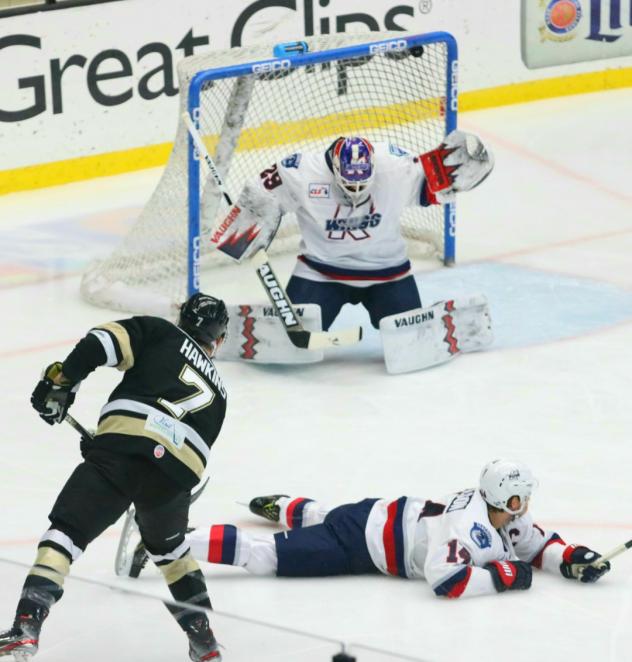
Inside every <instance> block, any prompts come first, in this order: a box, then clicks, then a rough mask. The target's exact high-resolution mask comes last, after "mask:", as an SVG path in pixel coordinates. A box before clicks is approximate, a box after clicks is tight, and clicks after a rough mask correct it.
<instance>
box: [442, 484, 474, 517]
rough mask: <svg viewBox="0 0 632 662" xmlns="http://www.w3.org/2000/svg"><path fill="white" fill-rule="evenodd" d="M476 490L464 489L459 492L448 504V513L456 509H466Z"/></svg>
mask: <svg viewBox="0 0 632 662" xmlns="http://www.w3.org/2000/svg"><path fill="white" fill-rule="evenodd" d="M474 491H475V490H473V489H472V490H463V491H462V492H457V493H456V494H455V495H454V498H453V499H452V501H450V503H449V504H448V507H447V508H446V513H452V512H454V511H455V510H465V509H466V508H467V507H468V505H469V503H470V501H471V500H472V497H473V496H474Z"/></svg>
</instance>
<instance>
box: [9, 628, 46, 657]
mask: <svg viewBox="0 0 632 662" xmlns="http://www.w3.org/2000/svg"><path fill="white" fill-rule="evenodd" d="M37 647H38V637H37V635H34V634H32V633H31V634H29V633H28V632H24V631H23V630H22V628H19V627H12V628H11V629H10V630H6V631H4V632H0V657H7V656H9V655H12V656H13V659H14V660H16V661H17V662H27V660H30V659H31V658H32V657H33V655H35V653H37Z"/></svg>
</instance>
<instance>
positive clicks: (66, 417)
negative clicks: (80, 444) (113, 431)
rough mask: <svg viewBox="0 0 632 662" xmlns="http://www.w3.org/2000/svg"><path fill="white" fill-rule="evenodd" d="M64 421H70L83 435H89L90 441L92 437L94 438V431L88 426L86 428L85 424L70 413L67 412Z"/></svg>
mask: <svg viewBox="0 0 632 662" xmlns="http://www.w3.org/2000/svg"><path fill="white" fill-rule="evenodd" d="M64 421H66V423H68V424H69V425H70V426H71V427H73V428H74V429H75V430H77V432H78V433H79V434H80V435H81V436H82V437H87V438H88V439H90V441H92V439H93V438H94V435H93V434H92V432H90V431H89V430H86V428H84V427H83V425H81V423H79V421H78V420H76V419H75V418H73V417H72V416H71V415H70V414H66V416H65V417H64Z"/></svg>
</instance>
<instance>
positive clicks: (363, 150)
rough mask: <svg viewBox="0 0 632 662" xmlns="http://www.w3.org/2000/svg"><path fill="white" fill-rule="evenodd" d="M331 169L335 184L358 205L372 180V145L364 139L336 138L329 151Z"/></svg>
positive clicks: (365, 194)
mask: <svg viewBox="0 0 632 662" xmlns="http://www.w3.org/2000/svg"><path fill="white" fill-rule="evenodd" d="M331 167H332V169H333V171H334V179H335V180H336V184H338V186H339V187H340V188H341V189H342V191H343V193H344V194H345V195H346V196H348V197H349V198H350V199H351V202H352V203H353V205H354V206H356V205H358V204H359V203H360V202H361V201H362V200H363V199H364V198H365V197H366V196H367V194H368V189H369V187H370V186H371V182H372V180H373V174H374V162H373V145H371V143H370V142H369V141H368V140H366V139H365V138H357V137H353V138H338V140H336V142H335V143H334V144H333V146H332V150H331Z"/></svg>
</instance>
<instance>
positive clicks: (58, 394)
mask: <svg viewBox="0 0 632 662" xmlns="http://www.w3.org/2000/svg"><path fill="white" fill-rule="evenodd" d="M61 367H62V366H61V362H60V361H56V362H55V363H51V364H50V365H49V366H48V367H47V368H46V369H45V370H44V373H43V374H42V379H40V381H39V382H38V383H37V386H36V387H35V390H34V391H33V394H32V395H31V404H32V405H33V408H34V409H35V411H37V413H38V414H39V415H40V418H41V419H43V420H44V421H46V422H47V423H48V424H49V425H53V423H61V422H62V421H63V420H64V417H65V416H66V412H67V411H68V409H70V405H72V403H73V402H74V401H75V394H76V393H77V390H78V389H79V383H80V382H78V383H77V384H72V383H71V382H66V383H63V384H55V383H54V381H53V380H54V379H55V377H57V375H59V373H60V372H61Z"/></svg>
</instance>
